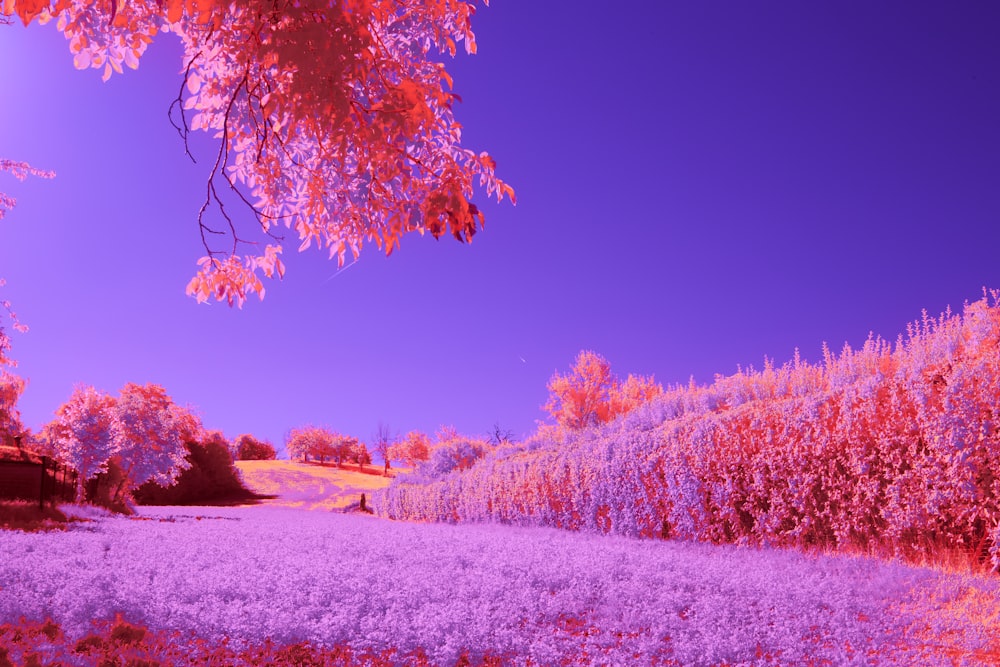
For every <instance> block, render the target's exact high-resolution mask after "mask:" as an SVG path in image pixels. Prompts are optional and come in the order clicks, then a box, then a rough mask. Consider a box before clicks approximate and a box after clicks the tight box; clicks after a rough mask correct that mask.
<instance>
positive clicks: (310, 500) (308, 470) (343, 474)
mask: <svg viewBox="0 0 1000 667" xmlns="http://www.w3.org/2000/svg"><path fill="white" fill-rule="evenodd" d="M236 467H237V468H238V469H239V471H240V474H241V475H242V476H243V483H244V485H246V487H247V488H248V489H250V490H251V491H253V492H254V493H258V494H261V495H268V496H277V498H275V499H273V500H266V501H264V503H265V504H267V505H277V506H281V507H295V508H298V509H308V510H331V509H340V508H343V507H347V506H348V505H352V504H354V503H357V502H358V501H359V500H360V499H361V494H362V493H365V494H368V495H369V496H371V492H372V491H374V490H376V489H382V488H385V487H386V486H388V485H389V482H390V481H391V478H389V477H383V476H382V475H380V474H377V473H378V472H379V468H377V467H374V468H373V467H371V466H367V467H366V468H365V469H366V470H368V471H370V472H372V473H376V474H369V473H368V472H365V473H362V472H359V471H358V469H357V466H353V465H351V466H350V467H345V468H337V467H335V466H323V465H317V464H311V463H299V462H297V461H237V462H236Z"/></svg>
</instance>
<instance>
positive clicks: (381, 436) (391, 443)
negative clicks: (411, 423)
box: [372, 422, 396, 475]
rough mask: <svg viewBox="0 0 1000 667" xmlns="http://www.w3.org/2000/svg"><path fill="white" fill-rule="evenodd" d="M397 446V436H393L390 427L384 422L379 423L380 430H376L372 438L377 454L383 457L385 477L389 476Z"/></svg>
mask: <svg viewBox="0 0 1000 667" xmlns="http://www.w3.org/2000/svg"><path fill="white" fill-rule="evenodd" d="M395 444H396V436H395V435H393V433H392V430H391V429H390V428H389V425H388V424H386V423H384V422H379V423H378V428H377V429H376V430H375V435H373V436H372V446H373V447H374V448H375V453H376V454H378V455H379V456H381V457H382V461H383V463H384V465H385V470H384V471H383V474H385V475H388V474H389V468H390V467H391V459H392V458H393V448H394V447H395Z"/></svg>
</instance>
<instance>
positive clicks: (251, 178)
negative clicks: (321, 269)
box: [2, 0, 514, 305]
mask: <svg viewBox="0 0 1000 667" xmlns="http://www.w3.org/2000/svg"><path fill="white" fill-rule="evenodd" d="M2 3H3V5H2V6H3V15H4V16H8V17H9V16H13V15H17V16H18V17H20V19H21V21H22V22H23V23H24V24H25V25H27V24H28V23H30V22H31V21H33V20H35V19H37V20H39V22H42V23H45V22H48V21H51V20H52V19H55V21H56V25H57V26H58V28H59V29H60V30H61V31H62V32H63V33H64V34H65V35H66V37H67V39H68V40H69V44H70V50H71V51H72V52H73V54H74V62H75V63H76V66H77V67H79V68H81V69H83V68H88V67H92V68H98V69H101V70H103V76H104V78H105V79H107V78H109V77H110V76H111V75H112V73H113V72H119V73H120V72H121V71H122V66H123V65H125V66H128V67H131V68H135V67H137V66H138V63H139V59H140V57H141V56H142V54H143V53H144V52H145V50H146V47H147V46H148V45H149V43H150V42H151V41H152V39H153V37H154V36H155V35H156V34H158V33H159V32H172V33H174V34H176V35H177V36H178V37H179V38H180V39H181V41H182V43H183V45H184V63H183V70H182V71H183V74H184V81H183V84H182V86H181V89H180V92H179V93H178V95H177V99H176V100H175V103H174V105H173V106H172V107H171V109H170V112H171V119H172V121H173V122H174V124H175V126H176V127H177V129H178V132H179V133H180V134H181V136H182V138H183V139H184V141H185V146H187V138H188V135H189V133H190V132H191V131H192V130H205V131H209V132H212V133H213V136H214V137H215V138H216V139H218V140H219V149H218V152H217V154H216V155H215V156H214V157H213V159H212V164H211V167H210V172H209V175H208V180H207V187H206V194H205V201H204V204H203V206H202V207H201V210H200V211H199V214H198V225H199V230H200V233H201V236H202V240H203V243H204V246H205V250H206V256H205V257H203V258H202V259H201V260H200V261H199V264H200V269H199V271H198V273H197V275H196V276H195V277H194V278H193V279H192V280H191V282H190V284H189V285H188V293H189V294H191V295H193V296H195V297H196V298H197V299H198V300H199V301H205V300H208V299H209V298H213V297H214V298H216V299H218V300H226V301H228V302H229V303H230V304H234V303H235V304H238V305H242V303H243V302H244V301H245V300H246V298H247V296H248V295H249V294H252V293H255V292H256V293H257V294H258V295H260V296H261V297H262V296H263V294H264V287H263V284H262V280H261V278H262V277H268V278H270V277H274V276H275V275H277V276H281V275H283V273H284V265H283V263H282V261H281V259H280V258H279V255H280V253H281V252H282V239H281V237H280V236H279V234H278V233H277V232H278V230H279V229H280V227H281V226H287V227H288V228H289V229H291V230H294V232H295V233H296V234H297V236H298V239H299V246H298V247H299V250H304V249H306V248H308V247H310V246H311V245H316V246H317V247H322V248H324V249H326V250H327V251H328V252H329V253H330V256H331V258H332V257H336V258H337V260H338V262H340V263H341V264H343V262H344V260H345V257H346V255H347V253H348V252H351V253H352V254H353V255H354V256H357V255H358V253H359V252H360V251H361V248H362V245H363V244H364V242H365V241H373V242H374V243H375V244H376V245H377V246H378V247H379V248H381V249H382V250H384V251H385V252H386V253H391V252H392V251H393V249H394V248H396V247H397V246H398V245H399V242H400V238H401V237H402V236H403V235H404V234H406V233H407V232H412V231H416V232H419V233H421V234H423V233H424V232H430V233H431V235H432V236H434V237H435V238H437V237H440V236H442V235H444V234H446V233H447V234H450V235H451V236H453V237H454V238H456V239H458V240H459V241H468V240H470V239H471V238H472V236H473V235H474V234H475V233H476V231H477V229H478V228H479V227H481V226H482V225H483V222H484V218H483V213H482V211H481V210H480V209H479V208H478V207H477V206H476V205H475V204H474V203H472V201H471V198H472V194H473V189H474V186H475V185H476V184H478V185H479V186H480V187H483V188H485V190H486V194H487V196H494V197H496V198H497V200H502V199H503V198H504V197H505V196H506V197H509V198H510V199H511V200H513V198H514V191H513V189H512V188H511V187H510V186H509V185H507V184H506V183H504V182H503V181H501V180H500V179H499V178H497V176H496V174H495V167H496V164H495V162H494V160H493V159H492V158H491V157H490V156H489V155H488V154H486V153H476V152H474V151H471V150H468V149H465V148H462V147H461V146H460V140H461V126H460V125H459V124H458V123H457V122H456V121H455V118H454V115H453V109H452V107H453V104H454V102H455V101H456V100H457V99H458V96H457V95H455V94H454V93H453V92H451V87H452V79H451V77H450V76H449V75H448V73H447V71H445V68H444V65H443V64H441V63H440V62H437V61H436V60H435V58H436V57H438V56H441V55H443V54H449V55H455V53H456V52H457V50H458V48H459V46H464V48H465V50H466V51H467V52H469V53H474V52H475V50H476V42H475V37H474V35H473V32H472V29H471V25H470V19H471V17H472V15H473V13H474V12H475V8H474V7H473V5H471V4H469V3H467V2H462V1H460V0H99V1H96V2H95V1H92V0H2ZM226 190H230V191H231V192H233V193H235V197H236V202H237V203H238V204H239V205H241V206H244V207H245V208H246V211H247V217H252V218H253V219H255V221H256V223H257V224H256V231H255V232H253V236H250V234H251V231H249V230H248V229H247V228H246V227H245V226H243V225H240V224H239V221H240V215H239V214H237V213H236V212H235V211H233V210H232V207H231V206H230V208H227V207H226V202H227V200H226V199H224V197H223V196H222V194H223V193H224V192H225V191H226ZM229 203H230V204H232V200H230V201H229ZM213 210H214V217H213V214H212V213H211V212H212V211H213Z"/></svg>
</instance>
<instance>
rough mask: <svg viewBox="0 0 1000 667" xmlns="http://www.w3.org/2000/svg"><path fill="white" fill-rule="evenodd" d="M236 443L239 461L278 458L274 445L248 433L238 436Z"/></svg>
mask: <svg viewBox="0 0 1000 667" xmlns="http://www.w3.org/2000/svg"><path fill="white" fill-rule="evenodd" d="M235 445H236V447H235V451H236V460H237V461H273V460H274V459H276V458H278V453H277V451H276V450H275V448H274V445H272V444H271V443H270V442H268V441H267V440H258V439H257V438H255V437H253V436H252V435H250V434H248V433H245V434H243V435H241V436H239V437H238V438H236V442H235Z"/></svg>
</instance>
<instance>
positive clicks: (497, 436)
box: [490, 421, 514, 447]
mask: <svg viewBox="0 0 1000 667" xmlns="http://www.w3.org/2000/svg"><path fill="white" fill-rule="evenodd" d="M513 441H514V433H513V431H511V430H509V429H506V428H503V427H502V426H501V425H500V422H498V421H497V422H493V428H492V429H490V444H491V445H493V446H494V447H499V446H500V445H506V444H509V443H511V442H513Z"/></svg>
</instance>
